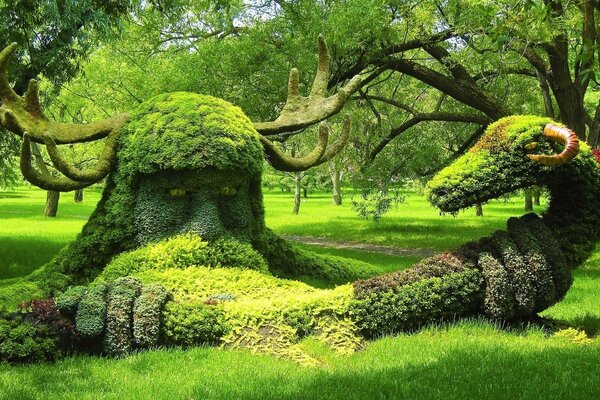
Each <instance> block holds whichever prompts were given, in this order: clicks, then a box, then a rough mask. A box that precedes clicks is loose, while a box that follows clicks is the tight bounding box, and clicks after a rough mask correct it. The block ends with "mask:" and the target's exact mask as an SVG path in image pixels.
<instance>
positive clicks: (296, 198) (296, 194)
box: [294, 172, 302, 215]
mask: <svg viewBox="0 0 600 400" xmlns="http://www.w3.org/2000/svg"><path fill="white" fill-rule="evenodd" d="M301 182H302V175H301V174H300V172H294V186H295V189H294V214H296V215H298V212H299V211H300V194H301V191H302V186H301Z"/></svg>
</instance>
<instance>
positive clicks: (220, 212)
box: [118, 93, 264, 245]
mask: <svg viewBox="0 0 600 400" xmlns="http://www.w3.org/2000/svg"><path fill="white" fill-rule="evenodd" d="M119 157H120V158H119V174H120V175H121V176H122V177H120V178H119V179H118V181H119V185H121V187H123V190H124V191H130V192H131V194H132V199H133V204H132V206H133V209H132V213H133V215H132V220H133V228H134V234H135V236H136V240H137V242H138V244H139V245H143V244H146V243H149V242H155V241H158V240H162V239H165V238H167V237H170V236H173V235H178V234H181V233H186V232H194V233H197V234H198V235H200V236H201V237H202V238H203V239H206V240H213V239H216V238H218V237H221V236H233V237H236V238H237V239H239V240H243V241H249V240H250V239H251V238H252V237H253V236H255V235H256V234H257V233H258V232H259V231H260V230H261V229H262V228H263V225H264V215H263V206H262V195H261V192H260V176H261V173H262V164H263V160H264V158H263V152H262V146H261V145H260V142H259V140H258V134H257V133H256V131H255V130H254V129H253V128H252V125H251V122H250V120H248V118H247V117H246V116H245V115H244V114H243V113H242V111H241V110H239V109H238V108H236V107H233V106H232V105H230V104H229V103H226V102H225V101H223V100H220V99H215V98H212V97H209V96H202V95H196V94H191V93H171V94H165V95H160V96H157V97H156V98H153V99H151V100H149V101H148V102H146V103H144V104H142V105H141V106H140V108H139V110H138V111H137V112H136V113H134V114H133V115H132V118H131V121H130V122H129V124H128V125H127V126H126V127H125V128H124V130H123V134H122V138H121V143H120V150H119ZM126 181H127V182H126Z"/></svg>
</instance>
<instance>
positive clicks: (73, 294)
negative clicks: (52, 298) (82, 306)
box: [56, 286, 88, 316]
mask: <svg viewBox="0 0 600 400" xmlns="http://www.w3.org/2000/svg"><path fill="white" fill-rule="evenodd" d="M87 290H88V288H87V287H86V286H72V287H70V288H68V289H67V290H66V291H65V292H64V293H63V294H61V295H59V296H58V297H56V306H57V307H58V310H59V311H60V312H61V313H62V314H63V315H69V316H74V315H75V313H76V312H77V306H78V305H79V302H80V301H81V299H82V298H83V296H84V295H85V294H86V293H87Z"/></svg>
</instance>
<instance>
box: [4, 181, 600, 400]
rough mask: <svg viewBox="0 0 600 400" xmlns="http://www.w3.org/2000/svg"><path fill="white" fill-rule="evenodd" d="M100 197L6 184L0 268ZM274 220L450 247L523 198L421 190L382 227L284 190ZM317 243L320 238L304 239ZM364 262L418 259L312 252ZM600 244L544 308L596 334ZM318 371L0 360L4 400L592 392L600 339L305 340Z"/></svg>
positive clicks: (279, 363)
mask: <svg viewBox="0 0 600 400" xmlns="http://www.w3.org/2000/svg"><path fill="white" fill-rule="evenodd" d="M98 198H99V194H98V193H97V192H96V193H91V192H86V200H85V202H84V204H73V203H72V200H71V197H70V196H68V197H66V196H65V199H64V201H62V202H61V206H60V209H59V217H58V218H57V219H44V218H43V217H42V216H40V215H41V213H42V210H43V202H44V192H42V191H38V190H19V191H17V192H14V193H0V274H2V275H1V276H3V277H8V276H17V275H20V274H23V273H26V272H28V271H30V270H31V269H33V268H35V267H37V266H39V265H41V264H43V263H44V262H46V261H47V260H49V259H50V258H51V257H52V256H53V254H54V253H55V252H56V251H58V250H59V249H60V248H61V247H62V246H63V245H64V244H65V243H67V242H68V241H69V240H71V239H72V238H74V237H75V235H76V234H77V232H78V231H79V229H80V228H81V226H82V225H83V223H84V222H85V218H86V216H87V215H89V213H90V212H91V211H92V209H93V205H94V203H95V202H96V201H97V200H98ZM265 204H266V208H267V225H268V226H270V227H272V228H274V229H275V230H276V231H277V232H279V233H283V234H295V235H298V234H305V235H310V236H324V237H329V238H333V239H337V240H350V241H357V242H370V243H375V244H386V245H394V246H399V247H413V248H414V247H421V248H433V249H436V250H443V249H449V248H453V247H455V246H456V245H458V244H460V243H464V242H466V241H468V240H470V239H473V238H476V237H479V236H483V235H485V234H487V233H489V232H491V231H493V230H495V229H501V228H503V227H504V224H505V221H506V219H507V218H508V217H509V216H511V215H519V214H520V212H521V207H522V201H521V199H514V200H512V201H511V202H508V203H504V202H502V201H498V202H494V203H492V204H490V205H488V206H486V207H484V211H485V213H486V216H485V217H483V218H478V217H475V216H474V215H473V214H474V212H473V211H472V210H467V211H466V212H463V213H461V214H459V215H458V216H457V217H456V218H454V217H451V216H443V217H440V216H438V215H437V212H436V211H435V210H433V209H431V208H430V207H428V206H427V204H426V202H425V201H424V200H423V199H422V198H421V197H419V196H418V195H411V196H409V198H408V199H407V202H406V203H405V204H402V205H400V207H399V208H398V209H397V210H395V211H393V212H392V213H391V214H390V215H389V216H386V217H385V218H384V220H382V221H381V223H379V224H375V223H373V222H371V221H362V220H358V219H356V218H355V217H354V216H353V213H352V211H351V210H350V208H349V206H347V205H344V206H342V207H332V206H330V205H329V197H328V196H325V195H321V196H317V197H312V198H309V199H308V200H307V201H306V202H305V203H303V204H302V209H301V212H300V215H298V216H293V215H292V214H291V212H290V209H291V205H292V204H291V198H290V196H289V195H286V196H284V195H281V194H273V193H271V194H267V195H266V196H265ZM305 247H311V248H314V247H313V246H305ZM314 249H315V251H318V252H326V253H329V254H336V255H342V256H346V257H352V258H357V259H361V260H364V261H367V262H371V263H373V264H376V265H378V266H380V267H381V268H382V269H385V270H387V271H390V270H394V269H401V268H405V267H407V266H408V265H410V264H412V263H413V262H415V261H416V260H417V258H415V257H398V256H389V255H381V254H374V253H367V252H362V251H355V250H335V249H323V248H314ZM598 293H600V247H599V248H598V249H597V250H596V252H595V253H594V255H593V256H592V257H591V258H590V259H589V260H588V261H587V262H586V263H585V264H584V265H583V266H582V267H580V268H579V269H578V270H576V271H575V283H574V285H573V288H572V289H571V290H570V291H569V293H568V294H567V296H566V298H565V299H564V300H563V301H562V302H561V303H559V304H557V305H556V306H554V307H552V308H551V309H549V310H547V311H546V312H545V313H544V316H546V317H551V318H557V319H561V320H563V321H565V322H566V323H568V324H570V325H573V326H576V327H581V328H583V329H585V331H586V332H587V333H588V335H590V336H594V335H597V334H598V333H599V332H600V296H598ZM303 346H304V347H305V349H306V350H307V351H308V352H310V353H311V354H312V355H313V356H314V357H316V358H318V359H319V360H321V363H322V364H321V365H320V366H317V367H305V366H300V365H298V364H296V363H294V362H291V361H286V360H278V359H275V358H272V357H269V356H262V355H254V354H251V353H249V352H247V351H231V350H226V349H215V348H194V349H190V350H181V349H163V350H154V351H148V352H143V353H139V354H135V355H131V356H128V357H124V358H121V359H108V358H100V357H89V356H78V357H72V358H68V359H65V360H61V361H58V362H56V363H54V364H37V365H26V366H8V365H1V366H0V399H301V398H302V399H384V398H409V399H507V398H509V399H598V398H600V385H599V384H598V377H599V376H600V363H599V362H598V360H600V340H598V339H597V338H594V339H593V340H592V341H591V343H588V344H583V343H579V342H577V340H569V339H567V338H564V337H559V336H555V335H553V334H551V333H549V332H548V331H545V330H543V329H541V328H539V327H536V326H524V327H519V328H516V327H512V328H510V329H508V328H506V327H504V328H501V327H498V326H496V325H494V324H492V323H490V322H487V321H482V320H469V321H461V322H457V323H454V324H450V325H445V326H437V327H436V326H431V327H428V328H426V329H424V330H421V331H419V332H417V333H414V334H401V335H398V336H396V337H385V338H381V339H378V340H375V341H371V342H369V343H367V344H366V347H365V349H364V350H362V351H360V352H357V353H355V354H353V355H351V356H340V355H336V354H334V353H332V352H331V351H330V350H328V349H326V348H323V347H322V346H321V345H319V344H317V343H316V342H313V341H312V340H310V339H309V340H306V341H305V342H303Z"/></svg>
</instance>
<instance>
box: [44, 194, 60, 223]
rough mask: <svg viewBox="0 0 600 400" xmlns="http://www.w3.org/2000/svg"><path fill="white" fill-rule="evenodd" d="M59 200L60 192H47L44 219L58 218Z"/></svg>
mask: <svg viewBox="0 0 600 400" xmlns="http://www.w3.org/2000/svg"><path fill="white" fill-rule="evenodd" d="M58 199H60V192H55V191H54V190H48V191H47V192H46V209H45V210H44V217H56V213H57V212H58Z"/></svg>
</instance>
